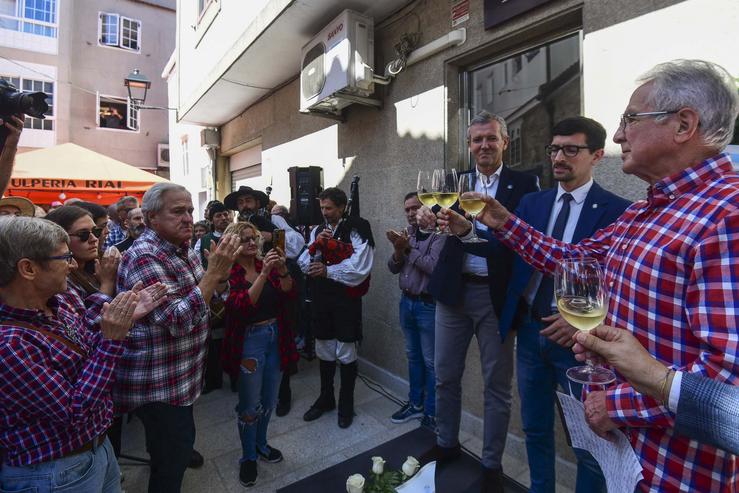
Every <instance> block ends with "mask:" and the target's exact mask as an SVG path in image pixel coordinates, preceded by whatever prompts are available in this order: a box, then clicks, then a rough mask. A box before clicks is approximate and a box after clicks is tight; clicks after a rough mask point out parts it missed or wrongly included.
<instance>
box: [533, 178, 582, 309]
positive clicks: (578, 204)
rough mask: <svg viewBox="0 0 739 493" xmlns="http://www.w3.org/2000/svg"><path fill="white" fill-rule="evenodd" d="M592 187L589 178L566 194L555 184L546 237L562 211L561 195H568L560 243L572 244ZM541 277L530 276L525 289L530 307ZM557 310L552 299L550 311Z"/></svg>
mask: <svg viewBox="0 0 739 493" xmlns="http://www.w3.org/2000/svg"><path fill="white" fill-rule="evenodd" d="M592 186H593V179H592V178H591V179H590V180H589V181H588V182H587V183H585V184H584V185H580V186H579V187H577V188H576V189H574V190H573V191H571V192H567V190H565V189H564V188H562V184H561V183H558V184H557V198H556V199H555V200H554V207H552V211H551V212H550V213H549V223H548V224H547V230H546V233H547V236H551V235H552V230H553V229H554V223H555V221H556V220H557V215H559V211H561V210H562V195H564V194H566V193H569V194H570V195H572V200H571V201H570V216H569V217H568V218H567V224H566V225H565V231H564V233H563V235H562V241H564V242H565V243H572V237H573V236H574V235H575V229H576V228H577V223H578V221H579V220H580V213H581V212H582V208H583V205H585V199H586V198H587V196H588V192H590V188H591V187H592ZM542 277H543V274H542V273H541V272H539V271H535V272H534V274H533V275H532V276H531V279H530V280H529V284H528V286H527V287H526V291H524V293H525V297H526V302H527V303H528V304H529V306H531V305H532V304H533V302H534V298H535V297H536V291H537V290H538V289H539V284H541V279H542ZM556 308H557V300H555V299H554V298H552V309H553V310H555V311H556Z"/></svg>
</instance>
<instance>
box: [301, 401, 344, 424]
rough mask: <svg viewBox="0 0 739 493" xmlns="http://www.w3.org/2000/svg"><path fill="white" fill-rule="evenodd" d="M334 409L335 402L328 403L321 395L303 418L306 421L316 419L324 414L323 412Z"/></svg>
mask: <svg viewBox="0 0 739 493" xmlns="http://www.w3.org/2000/svg"><path fill="white" fill-rule="evenodd" d="M334 409H336V403H335V402H334V403H332V404H330V405H326V404H323V403H322V402H321V398H320V397H319V398H318V400H317V401H316V402H315V403H314V404H313V405H312V406H311V407H310V409H308V411H306V413H305V414H304V415H303V420H304V421H315V420H317V419H318V418H320V417H321V416H323V413H326V412H329V411H333V410H334Z"/></svg>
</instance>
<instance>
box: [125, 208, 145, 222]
mask: <svg viewBox="0 0 739 493" xmlns="http://www.w3.org/2000/svg"><path fill="white" fill-rule="evenodd" d="M138 211H141V207H136V208H135V209H131V210H130V211H128V214H127V215H126V218H127V219H128V220H129V221H130V220H131V218H132V217H133V215H134V214H136V212H138ZM141 212H142V214H143V211H141Z"/></svg>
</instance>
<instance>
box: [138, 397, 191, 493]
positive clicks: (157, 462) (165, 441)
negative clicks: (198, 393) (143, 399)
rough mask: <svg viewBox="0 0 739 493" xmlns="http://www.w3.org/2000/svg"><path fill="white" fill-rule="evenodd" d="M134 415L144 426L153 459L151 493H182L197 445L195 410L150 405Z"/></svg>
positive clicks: (161, 403) (150, 478) (150, 482)
mask: <svg viewBox="0 0 739 493" xmlns="http://www.w3.org/2000/svg"><path fill="white" fill-rule="evenodd" d="M134 412H135V414H136V416H138V417H139V419H141V422H142V423H143V424H144V433H145V435H146V450H147V452H149V457H150V458H151V460H150V463H149V464H150V465H149V467H150V471H151V472H150V474H149V488H148V491H149V493H179V491H180V490H181V488H182V479H183V477H184V476H185V470H186V469H187V465H188V464H189V463H190V459H191V458H192V450H193V446H194V445H195V419H194V418H193V414H192V406H191V405H190V406H173V405H172V404H167V403H164V402H151V403H149V404H144V405H143V406H141V407H139V408H138V409H136V410H135V411H134Z"/></svg>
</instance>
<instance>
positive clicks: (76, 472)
mask: <svg viewBox="0 0 739 493" xmlns="http://www.w3.org/2000/svg"><path fill="white" fill-rule="evenodd" d="M120 491H121V471H120V469H119V468H118V461H116V458H115V454H114V453H113V446H112V445H111V444H110V441H109V440H108V439H107V438H106V439H105V441H104V442H103V443H102V444H101V445H100V446H99V447H95V449H93V450H91V451H89V452H83V453H81V454H76V455H72V456H70V457H65V458H63V459H56V460H50V461H47V462H42V463H41V464H34V465H30V466H21V467H15V466H9V465H7V464H3V466H2V468H1V469H0V492H2V493H10V492H18V493H65V492H66V493H101V492H102V493H119V492H120Z"/></svg>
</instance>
